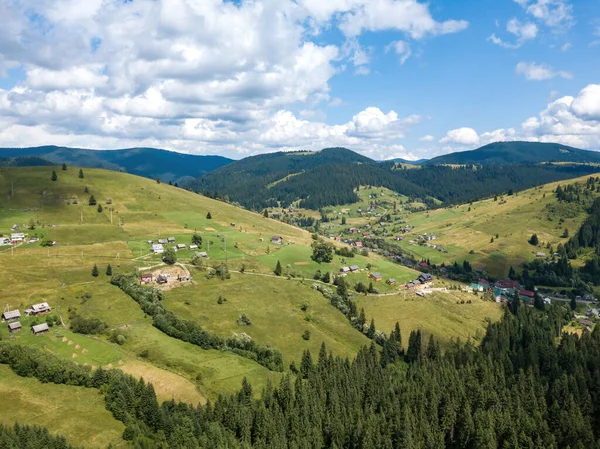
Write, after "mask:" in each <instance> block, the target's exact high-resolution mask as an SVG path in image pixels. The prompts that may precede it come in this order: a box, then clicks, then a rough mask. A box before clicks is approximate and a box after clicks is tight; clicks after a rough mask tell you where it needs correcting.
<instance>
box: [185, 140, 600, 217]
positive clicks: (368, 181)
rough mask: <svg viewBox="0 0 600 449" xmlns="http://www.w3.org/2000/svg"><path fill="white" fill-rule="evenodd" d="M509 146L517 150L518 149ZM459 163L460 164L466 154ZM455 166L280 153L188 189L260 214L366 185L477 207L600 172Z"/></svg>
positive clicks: (336, 201)
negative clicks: (492, 197)
mask: <svg viewBox="0 0 600 449" xmlns="http://www.w3.org/2000/svg"><path fill="white" fill-rule="evenodd" d="M509 147H513V151H516V150H515V149H514V148H515V146H514V145H509ZM561 148H563V147H561ZM573 150H574V149H573ZM484 151H485V150H484ZM574 151H577V150H574ZM585 153H587V152H585ZM560 154H563V153H560ZM564 154H565V155H567V156H569V155H571V153H564ZM455 157H456V158H457V159H459V160H460V154H459V155H456V156H455ZM571 157H572V155H571ZM436 159H437V158H436ZM472 159H473V158H472ZM480 160H485V158H484V157H480ZM598 160H599V161H600V158H599V159H598ZM450 163H451V162H447V163H443V162H440V163H439V164H437V165H436V164H432V163H431V161H427V162H425V163H424V164H422V165H418V166H416V167H411V168H408V167H405V166H404V165H402V164H398V163H397V162H394V161H384V162H376V161H374V160H372V159H369V158H367V157H365V156H362V155H360V154H357V153H355V152H353V151H350V150H348V149H345V148H326V149H324V150H322V151H319V152H291V153H283V152H280V153H273V154H267V155H260V156H251V157H248V158H245V159H242V160H239V161H236V162H233V163H231V164H229V165H226V166H224V167H221V168H219V169H216V170H214V171H212V172H210V173H207V174H206V175H203V176H202V177H200V178H198V179H196V180H194V181H192V182H190V183H189V184H187V185H186V187H188V188H191V189H192V190H194V191H196V192H199V193H203V194H204V195H207V196H210V197H212V198H220V199H224V200H226V201H231V202H236V203H239V204H241V205H242V206H244V207H247V208H251V209H254V210H261V209H263V208H265V207H277V206H282V207H287V206H288V205H290V204H292V203H295V202H296V201H298V200H299V201H300V202H299V205H300V207H304V208H308V209H319V208H321V207H325V206H331V205H334V206H335V205H340V204H349V203H353V202H356V201H357V200H358V197H357V195H356V193H355V189H356V188H357V187H359V186H365V185H367V186H368V185H372V186H380V187H387V188H389V189H391V190H393V191H395V192H398V193H401V194H403V195H406V196H408V197H411V198H414V199H417V198H418V199H420V200H421V201H423V202H425V203H427V204H429V205H430V206H434V205H439V203H440V202H441V203H442V204H445V205H449V204H458V203H464V202H469V201H474V200H477V199H480V198H484V197H486V196H490V195H494V194H500V193H502V192H508V191H509V190H515V191H517V190H523V189H526V188H529V187H533V186H536V185H541V184H546V183H549V182H552V181H558V180H562V179H569V178H574V177H578V176H583V175H586V174H589V173H596V172H598V171H600V169H599V168H598V167H595V166H590V165H575V166H573V165H539V164H538V165H536V164H532V163H513V164H510V163H504V164H501V165H494V164H489V165H484V166H483V167H482V166H479V167H478V168H477V169H476V170H473V169H472V167H471V164H473V163H474V162H472V163H463V165H467V166H465V167H450V166H448V165H445V164H450ZM454 164H458V163H456V162H455V163H454Z"/></svg>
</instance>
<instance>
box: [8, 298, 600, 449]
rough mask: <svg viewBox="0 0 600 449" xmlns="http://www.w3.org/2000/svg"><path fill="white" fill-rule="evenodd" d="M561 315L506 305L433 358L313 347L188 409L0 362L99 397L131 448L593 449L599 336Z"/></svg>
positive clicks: (67, 374) (24, 355)
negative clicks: (273, 377) (566, 329)
mask: <svg viewBox="0 0 600 449" xmlns="http://www.w3.org/2000/svg"><path fill="white" fill-rule="evenodd" d="M570 313H571V312H570V311H569V309H568V308H567V307H563V306H562V305H553V306H552V307H551V308H549V311H547V312H542V311H539V310H536V309H533V308H530V307H526V306H523V305H521V303H520V300H513V301H511V303H510V304H509V307H508V308H507V311H506V312H505V315H504V317H503V319H502V320H501V321H500V322H498V323H492V324H489V326H488V330H487V333H486V335H485V337H484V338H483V341H482V342H481V345H480V346H479V347H474V346H473V345H471V344H470V343H469V342H466V343H465V344H459V343H458V342H455V343H454V344H453V345H452V347H450V348H449V349H447V351H446V352H445V354H443V355H442V354H441V353H440V351H439V348H438V347H437V345H436V343H435V341H434V340H433V339H429V340H428V342H427V343H425V342H424V341H423V340H424V338H423V337H422V336H421V333H420V332H413V333H412V334H411V338H410V341H409V343H408V347H407V348H406V350H404V349H403V348H402V346H401V342H400V341H399V339H396V338H390V339H389V341H393V342H394V344H393V345H390V344H388V345H384V350H383V352H382V353H381V355H380V348H379V347H378V346H377V345H376V344H375V342H373V343H372V344H371V346H370V347H368V348H367V347H365V348H363V349H361V350H360V352H359V353H358V354H357V356H356V358H355V359H354V360H349V359H341V358H339V357H334V356H333V355H332V354H331V353H327V350H326V348H325V347H324V346H322V348H321V351H320V353H319V354H318V355H315V357H314V359H313V357H312V355H311V354H310V353H309V352H308V351H307V352H305V355H304V356H303V358H302V363H301V366H300V368H299V370H298V374H297V375H295V376H293V375H286V376H284V377H283V378H282V380H281V382H280V383H279V385H276V386H275V385H271V384H269V385H267V387H266V388H265V389H264V390H263V391H261V392H260V393H259V394H258V395H256V394H255V393H257V392H255V391H254V390H253V388H252V386H251V385H250V384H249V383H248V382H246V381H244V382H243V384H242V386H241V389H240V390H239V392H238V393H237V394H233V395H221V396H219V398H218V399H217V400H216V401H215V402H214V403H211V402H209V403H208V404H206V405H205V406H198V407H190V406H188V405H186V404H182V403H179V404H177V403H175V402H173V401H169V402H165V403H163V404H162V405H159V404H158V402H157V399H156V395H155V394H154V389H153V387H152V385H151V384H146V383H144V382H143V381H142V380H139V381H138V380H136V379H134V378H133V377H131V376H128V375H126V374H123V373H122V372H121V371H119V370H111V371H103V370H101V369H98V370H96V371H92V370H91V369H90V368H89V367H83V366H78V365H76V364H75V363H73V362H71V361H67V360H62V359H58V358H56V357H54V356H52V355H49V354H46V353H44V352H42V351H40V350H37V349H33V348H26V347H21V346H18V345H15V344H11V343H1V344H0V363H3V364H8V365H10V366H11V368H12V369H13V370H14V371H15V372H16V373H17V374H19V375H21V376H27V377H36V378H38V379H40V380H41V381H42V382H53V383H64V384H68V385H80V386H84V387H87V388H97V389H99V391H100V392H102V394H103V395H104V397H105V401H106V408H107V409H108V410H109V411H111V412H112V413H113V415H114V416H115V418H116V419H119V420H121V421H122V422H124V423H125V424H126V430H125V432H124V438H125V439H127V440H130V441H132V442H134V444H135V447H164V448H166V447H187V448H195V447H203V448H217V447H218V448H244V447H256V448H307V449H309V448H310V449H312V448H342V447H343V448H375V447H376V448H389V449H392V448H398V447H406V448H428V447H432V448H442V447H448V448H477V449H479V448H497V447H502V448H525V447H531V448H534V447H540V448H541V447H543V448H572V449H584V448H592V447H600V446H599V444H600V443H599V439H600V401H599V400H598V399H600V398H599V395H600V364H598V360H600V330H598V328H596V329H595V330H594V331H593V332H591V333H584V334H583V335H582V336H581V337H578V336H577V335H574V334H562V335H561V326H562V325H563V324H565V323H566V322H568V320H569V319H570ZM396 332H397V331H393V332H392V334H391V335H395V333H396ZM56 447H59V446H56ZM60 447H62V446H60Z"/></svg>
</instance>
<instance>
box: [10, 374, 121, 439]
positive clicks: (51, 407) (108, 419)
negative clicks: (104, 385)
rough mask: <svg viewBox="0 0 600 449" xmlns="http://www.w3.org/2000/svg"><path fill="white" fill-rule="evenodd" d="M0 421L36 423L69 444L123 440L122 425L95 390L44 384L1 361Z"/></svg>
mask: <svg viewBox="0 0 600 449" xmlns="http://www.w3.org/2000/svg"><path fill="white" fill-rule="evenodd" d="M0 403H2V407H0V421H1V422H3V423H4V424H7V425H13V424H14V423H15V422H18V423H19V424H30V425H33V424H36V425H38V426H43V427H47V428H48V430H50V432H52V433H57V434H61V435H63V436H65V437H67V439H68V441H69V443H70V444H72V445H75V446H79V445H83V446H85V447H93V448H105V447H107V445H108V444H112V445H115V446H116V445H119V444H123V443H124V442H123V440H122V439H121V435H122V434H123V430H124V429H125V425H124V424H123V423H121V422H119V421H117V420H116V419H114V418H113V416H112V415H111V413H110V412H109V411H107V410H106V409H105V407H104V397H103V396H102V395H101V394H100V393H99V392H98V390H95V389H91V388H83V387H74V386H67V385H55V384H43V383H41V382H40V381H39V380H37V379H34V378H25V377H19V376H18V375H16V374H15V373H14V372H13V371H12V370H11V369H10V368H9V367H8V366H6V365H0Z"/></svg>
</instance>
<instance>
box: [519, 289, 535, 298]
mask: <svg viewBox="0 0 600 449" xmlns="http://www.w3.org/2000/svg"><path fill="white" fill-rule="evenodd" d="M519 295H521V296H528V297H529V298H533V297H534V296H535V293H533V292H531V291H529V290H519Z"/></svg>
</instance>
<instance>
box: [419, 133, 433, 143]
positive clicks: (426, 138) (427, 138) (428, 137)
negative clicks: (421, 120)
mask: <svg viewBox="0 0 600 449" xmlns="http://www.w3.org/2000/svg"><path fill="white" fill-rule="evenodd" d="M434 140H435V137H433V136H432V135H431V134H427V135H426V136H423V137H421V138H420V139H419V142H433V141H434Z"/></svg>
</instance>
